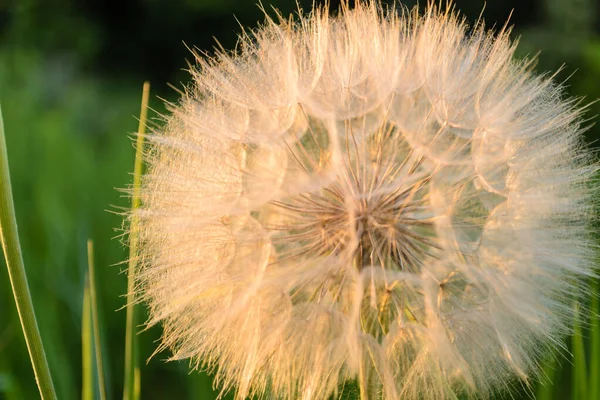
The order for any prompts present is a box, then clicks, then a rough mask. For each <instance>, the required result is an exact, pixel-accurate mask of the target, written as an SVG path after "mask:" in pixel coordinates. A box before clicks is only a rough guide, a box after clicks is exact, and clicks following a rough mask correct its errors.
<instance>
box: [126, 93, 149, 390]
mask: <svg viewBox="0 0 600 400" xmlns="http://www.w3.org/2000/svg"><path fill="white" fill-rule="evenodd" d="M149 97H150V83H149V82H144V88H143V91H142V104H141V110H140V123H139V126H138V135H137V141H136V152H135V165H134V169H133V194H132V197H131V209H132V211H133V210H135V209H136V208H138V207H139V205H140V183H141V179H142V167H143V163H142V154H143V147H144V133H145V132H146V119H147V117H148V99H149ZM135 225H136V217H135V215H134V214H132V216H131V221H130V227H129V228H130V234H129V268H128V273H127V325H126V327H125V388H124V391H123V399H124V400H138V399H139V390H136V386H137V387H139V379H140V378H139V375H140V372H139V365H138V362H139V361H138V356H137V353H138V350H137V339H136V336H135V329H136V326H137V322H136V321H137V320H136V313H135V298H134V293H133V292H134V285H135V267H136V265H135V254H136V252H137V235H136V233H135V229H134V227H135ZM136 370H137V376H138V378H136ZM136 379H137V382H138V383H137V384H136Z"/></svg>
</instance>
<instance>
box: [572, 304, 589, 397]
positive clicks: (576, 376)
mask: <svg viewBox="0 0 600 400" xmlns="http://www.w3.org/2000/svg"><path fill="white" fill-rule="evenodd" d="M571 340H572V342H571V344H572V346H573V369H572V377H573V387H572V392H571V395H572V398H573V399H587V398H588V397H587V379H588V376H587V367H586V360H585V347H584V343H583V336H582V333H581V313H580V311H579V305H578V304H576V305H575V324H574V327H573V336H572V337H571Z"/></svg>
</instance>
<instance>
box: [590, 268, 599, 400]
mask: <svg viewBox="0 0 600 400" xmlns="http://www.w3.org/2000/svg"><path fill="white" fill-rule="evenodd" d="M593 289H594V292H593V293H592V302H591V305H590V312H591V320H592V321H591V332H590V342H591V346H590V347H591V349H590V379H589V383H590V385H589V395H590V399H598V398H600V318H598V313H599V312H600V306H599V304H598V303H599V302H598V296H599V295H600V279H598V278H596V279H595V285H594V286H593Z"/></svg>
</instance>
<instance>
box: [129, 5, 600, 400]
mask: <svg viewBox="0 0 600 400" xmlns="http://www.w3.org/2000/svg"><path fill="white" fill-rule="evenodd" d="M470 31H471V32H472V33H471V34H470V35H468V34H467V33H466V32H467V26H466V24H465V23H464V22H462V21H461V20H460V19H459V18H458V17H457V16H456V15H455V14H454V13H453V12H450V11H448V12H446V11H440V10H438V9H437V8H435V7H430V8H429V9H428V10H427V12H426V13H425V14H424V15H423V16H420V15H419V14H418V11H417V10H416V9H415V10H413V11H407V10H404V9H402V8H399V9H397V10H387V11H384V10H382V8H381V7H379V6H378V5H377V3H376V2H370V3H366V4H365V3H360V2H359V4H357V6H356V7H355V8H354V9H352V10H350V9H349V7H347V5H345V3H344V5H343V6H342V8H341V10H340V12H339V15H337V16H335V17H330V16H329V15H327V13H325V12H324V11H320V10H315V11H314V12H313V13H312V14H309V15H304V14H300V16H299V18H298V21H296V22H292V21H291V20H288V19H285V18H281V19H280V20H279V22H274V21H272V20H267V22H266V23H265V24H264V26H262V27H261V28H259V29H258V30H256V31H255V32H253V33H252V34H249V35H244V36H242V37H241V39H240V44H239V46H238V52H237V53H235V54H224V53H220V54H217V55H216V56H215V57H214V58H202V57H198V59H197V61H198V66H197V67H196V68H194V69H192V71H191V72H192V75H193V78H194V81H193V85H191V86H190V87H189V88H188V90H187V92H186V94H185V95H184V96H183V98H182V99H181V101H180V103H179V104H178V105H176V106H173V107H172V114H171V115H170V116H168V117H167V118H166V124H165V126H164V127H163V128H162V129H160V130H157V131H156V132H154V134H153V135H151V136H150V137H149V141H150V143H151V145H152V148H151V150H149V152H148V155H147V157H146V161H147V163H148V171H147V173H146V175H145V177H144V180H143V188H142V207H140V208H139V209H138V210H136V211H135V213H134V214H132V217H135V219H133V218H132V219H133V220H134V221H137V222H136V224H135V225H133V226H132V230H135V232H136V233H137V236H138V237H139V240H140V244H139V251H138V254H137V255H136V261H137V262H138V265H139V272H138V276H137V277H136V278H137V293H136V294H137V296H138V298H139V299H140V300H143V301H145V302H146V303H147V304H148V306H149V308H150V320H149V324H156V323H162V325H163V327H164V334H163V338H162V344H161V346H160V347H159V349H158V350H159V351H160V350H163V349H167V348H168V349H170V350H171V351H172V352H173V356H172V358H173V359H186V358H189V359H190V360H191V362H192V365H193V366H194V367H196V368H200V367H205V368H208V369H209V370H211V371H213V372H215V374H216V384H217V385H219V386H220V387H222V388H223V392H224V393H225V392H227V391H230V390H232V391H235V394H236V398H238V399H243V398H246V397H250V396H257V397H258V398H281V399H289V400H292V399H306V400H309V399H326V398H329V397H330V396H335V395H336V394H339V390H340V388H341V387H342V386H343V385H344V384H346V383H348V382H350V381H356V382H357V383H358V386H359V387H360V390H361V393H362V395H363V397H364V398H368V399H378V398H379V399H444V398H453V396H455V395H460V394H465V395H469V396H475V397H477V396H479V397H486V396H488V395H490V394H491V393H492V392H493V391H496V390H505V389H508V390H510V389H512V385H514V384H517V382H518V381H521V382H523V383H524V384H526V385H527V384H530V383H531V381H532V379H534V378H536V377H537V375H538V373H539V371H540V365H541V363H542V361H543V359H544V357H546V356H547V354H548V353H549V351H550V350H551V349H553V348H555V347H559V346H561V338H562V336H563V335H564V334H565V332H567V331H568V326H569V316H570V313H571V312H570V307H571V305H572V302H573V301H575V300H577V299H579V298H580V296H581V295H582V294H583V292H584V289H583V285H582V284H581V282H582V280H583V278H585V277H587V276H590V275H593V273H592V262H591V260H592V258H593V244H592V239H591V220H592V219H593V218H594V216H593V200H592V193H591V190H590V185H589V184H588V181H589V179H590V178H591V177H592V176H593V175H594V173H595V171H596V169H597V168H596V164H595V162H594V161H593V160H592V159H591V157H590V155H589V153H588V152H587V151H586V150H585V149H584V148H583V146H582V144H581V128H580V127H579V116H580V113H581V110H579V109H578V108H577V107H576V103H575V102H573V101H572V100H563V99H562V97H563V96H562V95H563V93H562V88H561V87H560V86H558V85H555V84H553V83H552V81H551V80H549V79H547V78H541V77H537V76H535V75H534V74H533V73H532V72H531V68H530V66H529V64H528V63H527V62H526V61H515V60H513V52H514V48H515V45H514V44H513V43H511V42H510V40H509V38H508V32H507V31H506V30H501V31H500V32H497V33H489V32H486V31H485V29H484V28H483V26H481V25H477V26H475V27H474V28H472V29H470ZM511 382H513V383H511Z"/></svg>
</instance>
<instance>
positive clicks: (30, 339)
mask: <svg viewBox="0 0 600 400" xmlns="http://www.w3.org/2000/svg"><path fill="white" fill-rule="evenodd" d="M0 238H1V240H2V249H3V250H4V257H5V259H6V266H7V268H8V275H9V277H10V285H11V287H12V291H13V295H14V298H15V303H16V304H17V312H18V314H19V320H20V321H21V328H22V329H23V334H24V336H25V342H26V343H27V350H28V351H29V358H30V359H31V364H32V366H33V372H34V374H35V380H36V382H37V385H38V389H39V391H40V395H41V397H42V399H43V400H51V399H56V392H55V391H54V384H53V383H52V377H51V375H50V369H49V368H48V361H47V360H46V353H45V352H44V346H43V344H42V338H41V336H40V330H39V328H38V324H37V320H36V319H35V312H34V310H33V302H32V301H31V293H30V292H29V285H28V284H27V275H26V273H25V265H24V263H23V254H22V252H21V246H20V244H19V236H18V232H17V219H16V215H15V207H14V201H13V196H12V189H11V185H10V172H9V168H8V152H7V150H6V139H5V137H4V126H3V122H2V112H1V111H0Z"/></svg>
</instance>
